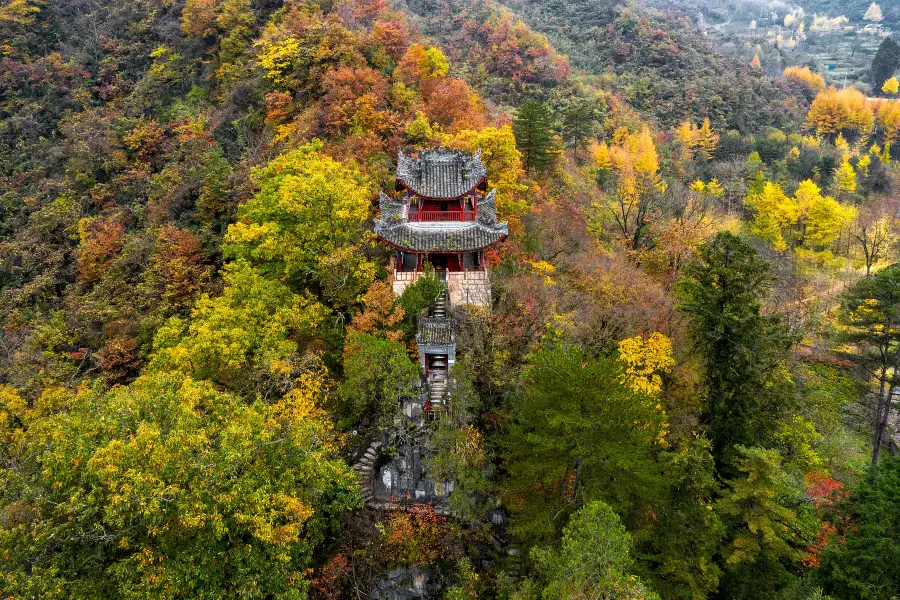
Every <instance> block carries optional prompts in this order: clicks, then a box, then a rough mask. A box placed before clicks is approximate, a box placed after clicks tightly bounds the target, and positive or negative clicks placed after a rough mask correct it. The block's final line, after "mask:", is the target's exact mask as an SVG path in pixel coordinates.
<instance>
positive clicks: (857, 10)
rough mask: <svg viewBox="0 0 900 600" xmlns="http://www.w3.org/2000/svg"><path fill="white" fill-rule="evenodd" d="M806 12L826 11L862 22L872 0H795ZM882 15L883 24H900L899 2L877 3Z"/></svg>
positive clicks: (896, 26)
mask: <svg viewBox="0 0 900 600" xmlns="http://www.w3.org/2000/svg"><path fill="white" fill-rule="evenodd" d="M797 4H799V5H800V6H802V7H803V8H804V9H805V10H806V11H807V12H812V13H816V12H817V13H828V14H830V15H832V16H837V15H844V16H845V17H847V18H848V19H850V21H851V22H853V23H861V22H863V15H865V14H866V10H868V8H869V6H870V5H871V4H872V0H797ZM877 4H878V5H879V6H880V7H881V12H882V14H883V15H884V24H885V25H886V26H888V27H890V28H891V29H894V30H896V29H898V26H900V2H897V0H882V1H881V2H878V3H877Z"/></svg>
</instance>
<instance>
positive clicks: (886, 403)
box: [872, 344, 900, 466]
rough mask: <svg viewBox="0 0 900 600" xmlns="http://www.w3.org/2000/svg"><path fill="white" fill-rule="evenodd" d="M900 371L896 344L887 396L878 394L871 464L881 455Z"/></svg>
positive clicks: (898, 349) (898, 348)
mask: <svg viewBox="0 0 900 600" xmlns="http://www.w3.org/2000/svg"><path fill="white" fill-rule="evenodd" d="M898 373H900V344H898V345H897V355H896V359H895V361H894V372H893V373H892V374H891V385H890V386H889V387H888V394H887V397H884V393H882V394H880V395H879V399H878V400H879V406H878V410H877V411H876V419H877V423H876V424H875V447H874V448H872V464H873V465H876V466H877V465H878V459H879V458H880V457H881V446H882V445H884V443H885V441H886V440H885V439H884V436H885V433H886V432H887V426H888V423H890V421H891V408H893V404H894V392H895V390H896V389H897V383H898V381H897V375H898Z"/></svg>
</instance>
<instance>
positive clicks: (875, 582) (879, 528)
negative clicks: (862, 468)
mask: <svg viewBox="0 0 900 600" xmlns="http://www.w3.org/2000/svg"><path fill="white" fill-rule="evenodd" d="M836 512H837V514H836V517H837V518H836V523H837V525H838V534H837V539H839V540H841V542H840V543H832V544H829V545H828V546H827V547H826V548H825V550H824V551H823V552H822V555H821V557H820V568H819V569H818V570H817V571H816V573H815V576H816V579H817V583H819V584H821V585H823V587H824V588H825V591H826V592H828V593H830V594H833V595H834V596H835V597H836V598H844V599H846V600H856V599H862V598H872V599H873V600H889V599H890V598H897V597H900V544H898V543H897V532H898V531H900V459H898V458H896V457H885V458H884V459H883V460H882V461H881V462H880V463H879V466H878V469H877V470H876V469H872V471H870V472H869V474H868V475H867V476H866V477H863V478H862V479H861V480H860V482H859V483H858V484H857V485H856V487H855V488H854V489H853V491H852V493H851V495H850V496H849V497H848V498H847V499H846V500H845V501H844V502H842V503H841V504H840V505H839V506H838V507H837V511H836Z"/></svg>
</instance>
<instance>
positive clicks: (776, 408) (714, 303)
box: [678, 232, 792, 477]
mask: <svg viewBox="0 0 900 600" xmlns="http://www.w3.org/2000/svg"><path fill="white" fill-rule="evenodd" d="M771 283H772V276H771V274H770V273H769V267H768V265H767V264H766V263H765V262H764V261H762V260H760V259H759V258H758V257H757V255H756V251H755V250H754V249H753V248H751V247H750V246H749V245H747V243H745V242H744V241H743V240H741V239H740V238H738V237H737V236H735V235H733V234H731V233H727V232H723V233H720V234H718V235H717V236H716V237H715V238H714V239H713V240H712V241H710V242H709V243H707V244H705V245H704V246H702V247H701V248H700V256H699V259H698V260H697V261H695V262H694V263H693V264H691V265H689V266H688V268H687V269H686V272H685V277H684V279H683V280H682V281H681V282H680V283H679V288H678V295H679V298H680V304H679V309H680V310H681V311H683V312H685V313H687V314H688V315H690V316H691V333H692V335H693V337H694V341H695V343H696V347H697V349H698V350H699V351H700V353H701V356H702V360H703V364H704V367H705V369H704V371H705V383H706V390H707V402H706V406H705V408H704V410H703V417H704V421H705V422H706V425H707V427H708V428H709V437H710V440H711V441H712V445H713V456H714V457H715V458H716V465H717V467H718V468H719V470H720V473H721V474H723V475H725V476H729V477H730V476H734V475H735V474H736V472H735V471H734V462H733V461H734V460H735V458H736V454H735V445H737V444H743V445H746V446H753V445H758V444H759V443H760V442H761V441H762V440H763V439H765V438H766V436H767V434H770V433H771V432H772V431H773V430H774V428H775V426H776V423H777V419H778V417H779V415H780V414H781V413H782V412H783V409H784V404H785V402H786V400H787V398H786V393H787V391H786V387H787V385H788V384H789V382H788V381H785V380H784V377H783V376H781V375H780V374H781V373H782V370H781V369H780V366H781V364H782V361H783V360H784V358H785V356H786V354H787V352H788V351H789V349H790V347H791V343H792V336H791V335H790V334H789V333H788V330H787V327H786V326H785V325H784V324H783V323H782V320H781V317H780V316H779V315H771V316H770V315H765V314H763V312H762V300H763V299H764V298H765V297H766V295H767V294H768V292H769V289H770V286H771Z"/></svg>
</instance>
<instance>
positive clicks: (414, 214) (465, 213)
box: [409, 210, 475, 223]
mask: <svg viewBox="0 0 900 600" xmlns="http://www.w3.org/2000/svg"><path fill="white" fill-rule="evenodd" d="M474 220H475V211H474V210H452V211H441V210H420V211H412V210H411V211H409V222H410V223H428V222H432V223H434V222H438V223H443V222H448V221H474Z"/></svg>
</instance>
